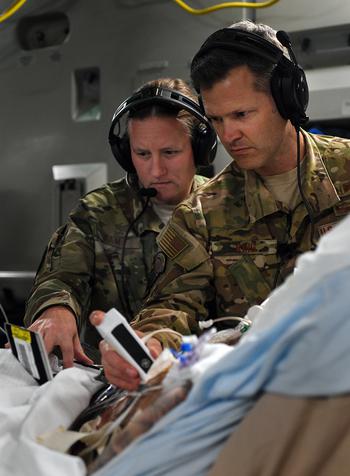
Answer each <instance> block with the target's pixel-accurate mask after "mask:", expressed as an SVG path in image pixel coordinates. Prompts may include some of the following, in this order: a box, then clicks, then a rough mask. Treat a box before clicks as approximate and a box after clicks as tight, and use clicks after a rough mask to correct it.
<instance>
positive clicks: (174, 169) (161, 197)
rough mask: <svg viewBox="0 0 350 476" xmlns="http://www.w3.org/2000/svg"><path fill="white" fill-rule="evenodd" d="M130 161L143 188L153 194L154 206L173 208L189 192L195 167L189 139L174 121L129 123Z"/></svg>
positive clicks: (186, 133) (158, 118) (161, 120)
mask: <svg viewBox="0 0 350 476" xmlns="http://www.w3.org/2000/svg"><path fill="white" fill-rule="evenodd" d="M128 132H129V138H130V148H131V158H132V162H133V164H134V167H135V169H136V172H137V175H138V178H139V180H140V182H141V184H142V185H143V187H145V188H148V187H153V188H155V189H156V190H157V192H158V193H157V196H156V198H155V200H156V201H157V202H158V203H164V204H172V205H174V204H177V203H179V202H181V201H182V200H184V199H185V198H186V197H187V196H188V194H189V193H190V191H191V187H192V182H193V177H194V174H195V171H196V169H195V165H194V159H193V153H192V145H191V138H190V136H189V135H188V132H187V130H186V128H185V126H184V125H183V124H182V123H181V122H180V121H178V120H177V119H176V118H175V117H148V118H146V119H141V120H140V119H131V120H130V122H129V124H128Z"/></svg>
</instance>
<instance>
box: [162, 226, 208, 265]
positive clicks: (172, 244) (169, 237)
mask: <svg viewBox="0 0 350 476" xmlns="http://www.w3.org/2000/svg"><path fill="white" fill-rule="evenodd" d="M158 245H159V247H160V248H161V249H162V251H164V253H165V254H166V255H167V257H168V258H170V259H171V260H172V261H173V262H175V263H176V264H178V265H179V266H181V267H182V268H184V269H185V270H186V271H191V270H192V269H194V268H196V267H197V266H199V265H200V264H201V263H203V262H204V261H206V260H208V259H209V254H208V252H207V250H206V249H205V248H204V246H203V245H202V244H201V243H199V242H198V241H197V240H196V239H195V238H194V237H193V236H192V235H191V234H190V233H188V232H187V231H186V230H184V229H183V228H181V227H180V226H179V225H177V224H176V223H171V224H168V225H167V226H166V227H165V228H164V230H163V231H162V232H161V233H160V235H159V237H158Z"/></svg>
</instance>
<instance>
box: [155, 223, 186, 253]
mask: <svg viewBox="0 0 350 476" xmlns="http://www.w3.org/2000/svg"><path fill="white" fill-rule="evenodd" d="M159 246H160V247H161V248H162V249H163V251H164V252H165V254H166V255H167V256H168V257H169V258H171V259H175V258H176V257H177V256H178V255H179V254H180V253H182V252H183V251H185V249H186V248H188V247H189V246H190V244H189V243H188V242H187V241H186V240H185V239H183V238H182V236H181V235H180V234H179V232H178V230H176V229H175V228H174V226H173V225H171V224H169V225H168V226H167V227H166V228H165V229H164V231H163V232H162V233H161V235H160V237H159Z"/></svg>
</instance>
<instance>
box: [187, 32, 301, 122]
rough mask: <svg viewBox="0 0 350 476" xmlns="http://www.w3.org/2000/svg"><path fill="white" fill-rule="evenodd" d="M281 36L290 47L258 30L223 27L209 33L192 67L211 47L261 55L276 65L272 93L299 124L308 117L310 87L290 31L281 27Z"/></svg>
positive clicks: (283, 112)
mask: <svg viewBox="0 0 350 476" xmlns="http://www.w3.org/2000/svg"><path fill="white" fill-rule="evenodd" d="M276 36H277V39H278V41H279V42H280V43H281V45H282V46H284V47H286V48H287V50H288V53H289V55H290V58H291V60H290V59H288V58H287V57H286V56H285V55H284V54H283V51H282V50H281V49H280V48H278V46H276V45H274V44H273V43H271V42H270V41H268V40H266V39H265V38H263V37H261V36H259V35H257V34H256V33H252V32H248V31H245V30H239V29H235V28H223V29H221V30H218V31H216V32H215V33H213V34H212V35H210V36H209V37H208V39H207V40H206V41H205V42H204V43H203V45H202V46H201V48H200V49H199V51H198V52H197V54H196V55H195V56H194V58H193V60H192V67H193V65H194V64H195V63H196V61H197V60H199V59H200V57H202V56H204V55H205V53H207V52H208V51H209V50H213V49H216V48H219V49H220V48H221V49H225V50H233V51H238V52H242V53H251V54H254V55H257V56H259V57H261V58H263V59H266V60H267V61H269V62H271V63H272V64H274V65H275V67H274V69H273V71H272V75H271V93H272V97H273V98H274V101H275V103H276V106H277V109H278V111H279V113H280V114H281V116H282V117H283V118H284V119H289V120H290V121H291V123H292V124H293V125H294V126H296V127H298V126H301V125H303V124H305V123H306V122H307V121H308V117H307V116H306V108H307V105H308V102H309V89H308V85H307V81H306V76H305V73H304V70H303V69H302V68H301V67H300V66H299V65H298V63H297V60H296V58H295V55H294V52H293V50H292V45H291V42H290V39H289V37H288V34H287V33H286V32H284V31H278V32H277V34H276Z"/></svg>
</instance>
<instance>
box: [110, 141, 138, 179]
mask: <svg viewBox="0 0 350 476" xmlns="http://www.w3.org/2000/svg"><path fill="white" fill-rule="evenodd" d="M109 143H110V145H111V149H112V153H113V155H114V157H115V159H116V160H117V162H118V164H119V165H120V166H121V167H122V168H123V169H124V170H125V171H126V172H130V173H136V170H135V167H134V165H133V163H132V160H131V150H130V141H129V137H128V135H127V133H124V134H123V136H122V137H118V136H116V135H113V136H111V137H110V140H109Z"/></svg>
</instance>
